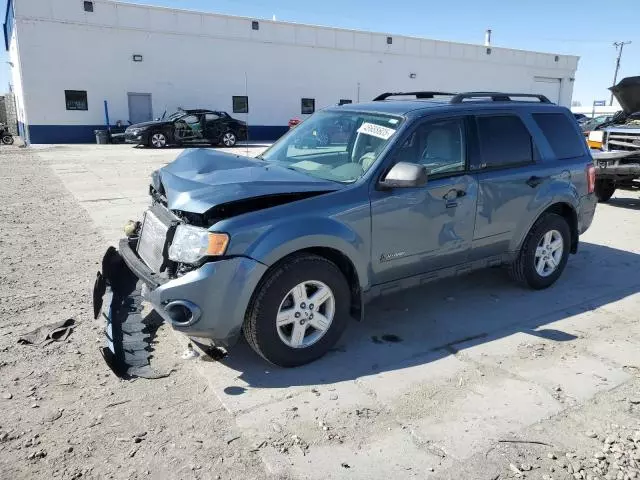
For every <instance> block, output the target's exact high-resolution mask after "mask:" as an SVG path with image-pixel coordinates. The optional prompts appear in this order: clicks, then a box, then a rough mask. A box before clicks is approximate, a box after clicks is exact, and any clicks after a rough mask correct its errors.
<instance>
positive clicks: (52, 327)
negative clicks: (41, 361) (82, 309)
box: [18, 318, 76, 347]
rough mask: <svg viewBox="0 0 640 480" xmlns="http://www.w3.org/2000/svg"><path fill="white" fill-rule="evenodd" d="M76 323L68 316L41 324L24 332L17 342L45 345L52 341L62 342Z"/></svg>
mask: <svg viewBox="0 0 640 480" xmlns="http://www.w3.org/2000/svg"><path fill="white" fill-rule="evenodd" d="M75 325H76V321H75V320H74V319H73V318H68V319H66V320H62V321H60V322H55V323H51V324H49V325H42V326H40V327H38V328H36V329H35V330H32V331H30V332H29V333H25V334H24V335H22V336H21V337H20V338H18V343H19V344H21V345H37V346H42V347H46V346H47V345H49V344H50V343H53V342H64V341H65V340H66V339H67V338H69V335H71V332H73V328H74V327H75Z"/></svg>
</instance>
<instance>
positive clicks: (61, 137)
mask: <svg viewBox="0 0 640 480" xmlns="http://www.w3.org/2000/svg"><path fill="white" fill-rule="evenodd" d="M28 128H29V139H30V141H31V143H95V141H96V136H95V133H94V130H104V128H105V126H104V125H29V126H28ZM288 129H289V127H286V126H277V125H250V126H249V140H259V141H267V140H277V139H278V138H280V137H281V136H282V135H284V134H285V133H286V132H287V130H288Z"/></svg>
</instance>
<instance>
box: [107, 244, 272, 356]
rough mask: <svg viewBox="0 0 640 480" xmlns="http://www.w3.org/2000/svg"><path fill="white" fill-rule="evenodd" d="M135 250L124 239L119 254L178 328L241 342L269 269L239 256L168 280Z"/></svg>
mask: <svg viewBox="0 0 640 480" xmlns="http://www.w3.org/2000/svg"><path fill="white" fill-rule="evenodd" d="M134 248H135V244H134V242H130V241H129V240H126V239H123V240H121V241H120V245H119V250H120V252H119V253H120V255H121V256H122V258H123V260H124V262H125V264H126V265H127V266H128V267H129V269H130V270H131V272H133V274H134V275H135V276H136V277H137V278H138V279H139V280H140V281H142V282H143V283H144V284H145V286H146V287H145V288H143V290H142V294H143V297H144V299H145V300H147V301H149V303H151V305H152V306H153V308H154V309H155V310H156V312H157V313H158V314H159V315H160V316H161V317H162V318H163V319H164V320H165V321H167V322H168V323H170V324H171V326H172V327H173V328H174V329H175V330H177V331H180V332H182V333H184V334H186V335H188V336H193V337H199V338H206V339H211V340H213V341H214V342H215V343H216V344H222V345H224V346H227V347H228V346H231V345H233V344H234V343H235V342H236V341H237V340H238V338H239V336H240V333H241V330H242V324H243V322H244V316H245V312H246V310H247V307H248V306H249V302H250V301H251V297H252V295H253V292H254V290H255V289H256V287H257V286H258V282H259V281H260V279H261V278H262V276H263V275H264V273H265V272H266V270H267V266H266V265H263V264H261V263H260V262H257V261H256V260H253V259H250V258H246V257H234V258H229V259H223V260H219V261H217V262H209V263H205V264H204V265H203V266H202V267H200V268H198V269H197V270H193V271H191V272H188V273H186V274H184V275H182V276H181V277H179V278H176V279H171V280H168V279H166V278H162V277H161V276H160V275H158V274H156V273H155V272H153V271H151V269H149V267H147V265H146V264H145V263H144V262H143V261H142V260H141V259H140V258H139V257H138V256H137V254H136V253H135V251H134ZM185 312H188V314H185Z"/></svg>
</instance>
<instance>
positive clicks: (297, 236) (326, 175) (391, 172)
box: [94, 92, 596, 367]
mask: <svg viewBox="0 0 640 480" xmlns="http://www.w3.org/2000/svg"><path fill="white" fill-rule="evenodd" d="M407 97H411V98H410V99H406V98H407ZM318 137H321V138H322V141H321V142H319V141H316V139H317V138H318ZM594 181H595V171H594V165H593V161H592V158H591V156H590V153H589V151H588V149H587V145H586V143H585V141H584V138H583V136H582V134H581V132H580V130H579V128H578V125H577V124H576V122H575V121H574V119H573V117H572V115H571V112H570V111H569V110H567V109H566V108H563V107H559V106H557V105H554V104H552V103H550V102H549V101H548V100H547V99H546V98H545V97H543V96H540V95H525V94H504V93H495V92H489V93H465V94H456V95H454V94H445V93H438V92H412V93H411V94H407V93H402V94H383V95H381V96H379V97H378V98H376V99H375V100H374V101H373V102H370V103H362V104H352V105H344V106H336V107H332V108H327V109H325V110H323V111H320V112H318V113H316V114H315V115H313V116H312V117H310V118H309V119H308V120H306V121H305V122H303V123H301V124H300V125H299V126H298V127H296V128H295V129H293V130H291V131H290V132H289V133H287V134H286V135H285V136H284V137H282V138H281V139H280V140H278V141H277V142H276V143H275V144H274V145H273V146H272V147H271V148H269V149H268V150H267V151H265V152H264V153H263V154H262V155H260V156H258V157H257V158H255V159H254V158H246V157H241V156H238V155H230V154H226V153H221V152H218V151H214V150H204V149H199V150H187V151H185V152H184V153H183V154H181V155H180V156H179V157H178V158H177V159H176V160H175V161H174V162H173V163H171V164H169V165H167V166H166V167H164V168H162V169H160V170H158V171H157V172H155V173H154V174H153V175H152V180H151V186H150V194H151V197H152V205H151V207H150V208H149V210H148V211H147V212H146V213H145V215H144V218H143V219H141V221H140V222H131V223H130V224H129V225H127V227H126V232H127V238H126V239H123V240H122V241H121V242H120V245H119V251H116V250H115V249H114V248H111V249H110V250H109V251H108V253H107V254H106V255H105V258H104V260H103V269H102V272H101V273H99V274H98V278H97V281H96V287H95V291H94V308H95V313H96V317H97V316H98V314H99V312H100V311H101V305H102V297H103V294H104V293H105V290H106V291H108V292H110V294H111V300H110V303H109V305H110V306H109V308H108V309H107V310H106V311H105V316H106V317H107V321H108V324H107V336H108V342H109V350H110V351H111V353H112V354H115V358H117V359H119V360H121V361H122V362H124V363H125V364H131V363H132V362H133V361H137V360H136V355H135V353H136V351H138V350H140V348H141V346H142V345H143V344H142V343H141V342H140V338H141V337H140V336H139V335H138V333H139V332H140V329H139V328H138V327H137V326H136V325H137V322H139V320H140V309H141V306H140V305H141V301H142V300H143V299H144V300H147V301H149V302H150V303H151V305H152V306H153V308H154V309H155V310H156V312H157V313H158V314H159V315H160V316H161V317H162V318H163V319H164V320H166V321H167V322H170V323H171V325H172V326H173V328H174V329H176V330H178V331H180V332H184V333H185V334H187V335H188V336H190V337H193V338H196V339H205V340H208V341H212V342H213V343H215V344H218V345H222V346H224V347H225V348H228V347H230V346H232V345H233V344H234V343H235V342H236V341H237V340H238V338H239V337H240V334H241V332H242V331H244V336H245V337H246V339H247V341H248V342H249V344H250V345H251V346H252V347H253V349H254V350H255V351H256V352H257V353H259V354H260V355H262V356H263V357H264V358H265V359H266V360H268V361H270V362H272V363H275V364H277V365H281V366H287V367H291V366H296V365H301V364H304V363H307V362H310V361H313V360H315V359H317V358H319V357H321V356H322V355H324V354H325V353H326V352H327V351H328V350H329V349H330V348H331V347H332V346H333V345H334V344H335V342H336V341H337V340H338V338H339V337H340V335H341V334H342V332H343V331H344V329H345V327H346V325H347V321H348V319H349V317H355V318H356V319H364V305H365V304H366V303H367V302H368V301H369V300H371V299H372V298H374V297H377V296H379V295H383V294H386V293H390V292H395V291H398V290H403V289H406V288H410V287H418V286H419V287H420V288H428V287H426V286H423V284H425V283H427V282H430V281H434V280H438V279H441V278H444V277H450V276H455V275H459V274H462V273H467V272H470V271H472V270H476V269H479V268H483V267H488V266H496V265H507V266H509V267H510V271H511V274H512V275H513V277H514V278H515V279H516V280H517V281H519V282H521V283H523V284H525V285H528V286H529V287H531V288H534V289H542V288H546V287H549V286H550V285H552V284H553V283H554V282H555V281H556V280H557V279H558V277H559V276H560V275H561V274H562V271H563V270H564V268H565V266H566V263H567V260H568V257H569V254H570V253H575V252H576V251H577V249H578V237H579V235H580V234H582V233H583V232H584V231H585V230H586V229H587V228H588V227H589V225H590V224H591V221H592V219H593V215H594V212H595V207H596V198H595V195H594V193H593V192H594ZM107 287H109V288H107ZM105 303H106V302H105ZM416 328H418V326H416Z"/></svg>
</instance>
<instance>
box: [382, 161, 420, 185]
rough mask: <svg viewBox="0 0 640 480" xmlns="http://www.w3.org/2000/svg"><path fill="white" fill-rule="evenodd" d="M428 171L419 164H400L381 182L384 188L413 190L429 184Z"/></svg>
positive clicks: (392, 168)
mask: <svg viewBox="0 0 640 480" xmlns="http://www.w3.org/2000/svg"><path fill="white" fill-rule="evenodd" d="M427 179H428V175H427V169H426V168H425V167H424V166H422V165H418V164H417V163H408V162H398V163H396V164H395V165H394V166H393V167H391V170H389V173H387V175H386V176H385V177H384V179H383V180H381V181H380V186H381V187H382V188H411V187H422V186H423V185H426V184H427Z"/></svg>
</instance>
